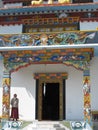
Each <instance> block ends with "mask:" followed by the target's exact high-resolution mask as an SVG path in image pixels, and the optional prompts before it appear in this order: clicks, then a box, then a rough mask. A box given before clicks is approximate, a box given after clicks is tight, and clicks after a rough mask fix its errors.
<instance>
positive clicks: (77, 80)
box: [66, 67, 83, 120]
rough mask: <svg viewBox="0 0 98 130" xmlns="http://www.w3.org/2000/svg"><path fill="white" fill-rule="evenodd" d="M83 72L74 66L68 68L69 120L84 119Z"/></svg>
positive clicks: (67, 103) (67, 108)
mask: <svg viewBox="0 0 98 130" xmlns="http://www.w3.org/2000/svg"><path fill="white" fill-rule="evenodd" d="M82 83H83V72H82V71H79V70H76V69H75V68H73V67H70V68H68V80H67V81H66V99H67V100H66V114H67V115H66V118H67V120H82V119H83V90H82V86H83V84H82Z"/></svg>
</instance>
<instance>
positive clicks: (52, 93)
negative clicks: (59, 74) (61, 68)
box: [36, 79, 65, 120]
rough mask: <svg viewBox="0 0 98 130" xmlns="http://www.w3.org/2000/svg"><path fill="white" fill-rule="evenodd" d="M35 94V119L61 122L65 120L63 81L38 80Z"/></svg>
mask: <svg viewBox="0 0 98 130" xmlns="http://www.w3.org/2000/svg"><path fill="white" fill-rule="evenodd" d="M36 92H37V98H36V99H37V100H36V110H37V111H36V118H37V119H38V120H63V119H64V118H65V80H64V81H63V79H60V80H58V79H54V80H53V79H49V80H46V79H45V80H43V79H39V83H38V86H37V90H36Z"/></svg>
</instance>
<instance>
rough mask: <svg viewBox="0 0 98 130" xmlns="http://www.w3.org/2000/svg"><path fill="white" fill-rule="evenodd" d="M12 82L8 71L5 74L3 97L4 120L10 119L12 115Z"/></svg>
mask: <svg viewBox="0 0 98 130" xmlns="http://www.w3.org/2000/svg"><path fill="white" fill-rule="evenodd" d="M10 81H11V73H10V71H8V70H7V69H5V70H4V72H3V97H2V118H3V119H9V115H10Z"/></svg>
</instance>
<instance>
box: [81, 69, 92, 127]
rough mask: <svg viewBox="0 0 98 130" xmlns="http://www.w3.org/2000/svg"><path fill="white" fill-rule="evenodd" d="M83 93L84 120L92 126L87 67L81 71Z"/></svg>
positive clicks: (88, 71)
mask: <svg viewBox="0 0 98 130" xmlns="http://www.w3.org/2000/svg"><path fill="white" fill-rule="evenodd" d="M83 94H84V120H85V121H86V122H87V123H89V124H90V125H91V126H92V115H91V91H90V69H89V67H88V68H86V69H85V70H84V72H83Z"/></svg>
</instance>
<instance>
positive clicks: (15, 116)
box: [11, 94, 19, 121]
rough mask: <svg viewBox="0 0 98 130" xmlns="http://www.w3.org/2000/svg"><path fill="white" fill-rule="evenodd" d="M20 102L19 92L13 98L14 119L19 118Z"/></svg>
mask: <svg viewBox="0 0 98 130" xmlns="http://www.w3.org/2000/svg"><path fill="white" fill-rule="evenodd" d="M18 104H19V99H18V98H17V94H14V96H13V98H12V99H11V106H12V108H11V118H12V119H13V121H14V120H15V121H17V120H18V118H19V113H18Z"/></svg>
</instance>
